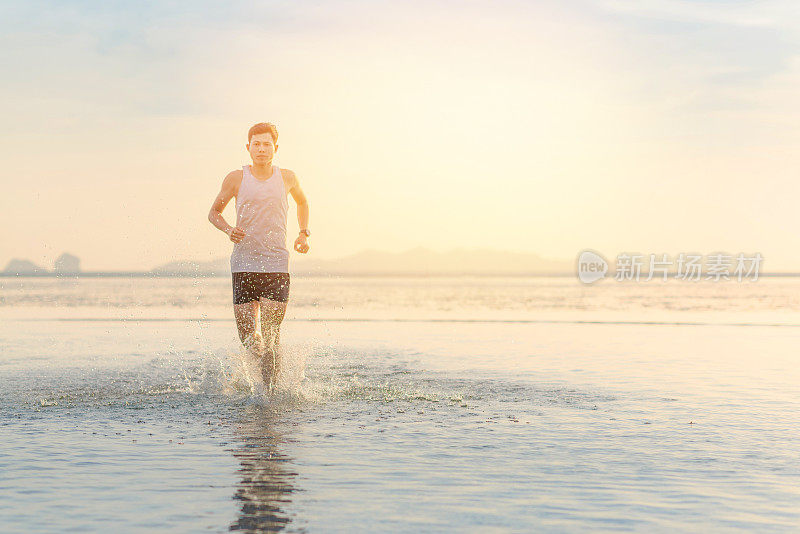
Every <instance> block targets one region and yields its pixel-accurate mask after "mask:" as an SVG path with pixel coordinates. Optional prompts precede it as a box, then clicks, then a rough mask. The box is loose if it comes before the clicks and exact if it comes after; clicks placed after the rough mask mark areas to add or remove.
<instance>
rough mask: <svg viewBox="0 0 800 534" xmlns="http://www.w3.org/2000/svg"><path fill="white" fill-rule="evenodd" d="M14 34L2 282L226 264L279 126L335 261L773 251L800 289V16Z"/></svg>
mask: <svg viewBox="0 0 800 534" xmlns="http://www.w3.org/2000/svg"><path fill="white" fill-rule="evenodd" d="M0 28H2V31H1V32H0V43H1V45H2V46H0V69H2V73H3V83H2V84H0V116H2V125H3V127H2V130H0V136H2V142H0V157H1V159H2V164H3V165H2V174H0V180H2V186H3V193H4V202H3V209H2V211H1V212H0V228H1V229H0V232H2V234H0V235H2V241H1V242H0V269H2V267H3V266H4V265H5V264H6V263H7V262H8V261H9V260H10V259H11V258H27V259H30V260H32V261H34V262H37V263H39V264H41V265H43V266H47V267H50V266H51V264H52V261H53V259H55V258H56V257H57V256H58V255H59V254H60V253H61V252H63V251H68V252H71V253H73V254H75V255H77V256H79V257H80V258H81V259H82V267H83V268H84V269H85V270H101V269H149V268H151V267H153V266H155V265H157V264H160V263H164V262H166V261H171V260H209V259H214V258H219V257H225V256H229V255H230V250H231V247H232V243H230V241H228V239H227V237H226V236H225V235H224V234H223V233H221V232H220V231H218V230H216V229H215V228H214V227H212V226H211V224H210V223H209V222H208V221H207V219H206V216H207V213H208V210H209V207H210V205H211V202H212V200H213V199H214V197H215V196H216V194H217V192H218V191H219V187H220V184H221V182H222V179H223V177H224V176H225V175H226V174H227V173H228V172H229V171H231V170H233V169H235V168H240V167H241V166H242V165H243V164H245V163H248V162H249V160H248V155H247V153H246V151H245V143H246V141H247V138H246V133H247V129H248V128H249V127H250V126H251V125H252V124H253V123H255V122H260V121H272V122H275V123H276V124H277V125H278V128H279V131H280V139H279V145H280V146H279V150H278V155H277V159H276V162H277V163H278V164H279V165H281V166H282V167H288V168H290V169H293V170H295V171H296V172H297V174H298V177H299V179H300V183H301V185H302V186H303V188H304V190H305V192H306V195H307V196H308V198H309V201H310V207H311V225H310V228H311V232H312V234H313V235H312V238H311V240H310V243H311V245H312V249H311V253H312V254H314V255H317V257H320V258H334V257H339V256H343V255H347V254H350V253H353V252H357V251H359V250H362V249H366V248H373V249H378V250H386V251H402V250H405V249H408V248H412V247H417V246H422V247H427V248H431V249H434V250H450V249H454V248H494V249H502V250H512V251H524V252H533V253H537V254H540V255H542V256H544V257H548V258H555V259H570V258H574V257H575V256H576V254H577V253H578V252H579V251H580V250H582V249H584V248H592V249H595V250H598V251H601V252H603V253H604V254H606V255H608V256H614V255H616V254H617V253H619V252H623V251H638V252H641V253H645V254H647V253H670V254H676V255H677V254H678V253H680V252H700V253H712V252H717V251H728V252H731V253H738V252H746V253H754V252H757V251H758V252H760V253H761V254H762V255H763V256H764V258H765V259H764V269H765V270H794V271H800V231H799V230H800V209H798V198H800V184H799V183H798V181H799V180H800V98H798V91H799V88H800V8H798V2H797V0H776V1H762V2H759V1H722V0H718V1H711V0H707V1H685V0H683V1H678V0H594V1H588V0H575V1H564V0H558V1H537V2H525V1H517V2H512V1H502V0H501V1H493V2H473V1H464V2H455V1H453V2H438V3H437V2H408V1H399V2H391V1H375V0H368V1H347V2H336V1H327V2H304V1H294V2H286V1H280V2H277V1H276V2H237V1H233V2H218V3H215V2H202V1H200V2H118V1H112V2H68V1H63V0H60V1H58V2H37V1H30V2H24V3H20V2H2V3H0ZM225 216H226V218H227V220H228V222H229V223H231V224H234V223H235V212H234V209H233V202H232V203H231V204H230V205H229V207H228V209H227V210H226V212H225ZM296 232H297V221H296V216H295V210H294V204H293V203H292V202H290V226H289V236H290V239H289V243H290V244H291V241H292V240H293V238H294V236H295V235H296Z"/></svg>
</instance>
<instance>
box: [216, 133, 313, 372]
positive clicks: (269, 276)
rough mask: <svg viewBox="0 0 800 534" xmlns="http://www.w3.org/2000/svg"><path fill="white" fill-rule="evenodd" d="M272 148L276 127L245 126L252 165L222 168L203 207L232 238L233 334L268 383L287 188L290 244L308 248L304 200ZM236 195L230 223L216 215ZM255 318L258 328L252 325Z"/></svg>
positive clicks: (275, 362) (276, 361) (285, 280)
mask: <svg viewBox="0 0 800 534" xmlns="http://www.w3.org/2000/svg"><path fill="white" fill-rule="evenodd" d="M277 150H278V130H277V128H275V125H273V124H270V123H264V122H262V123H258V124H256V125H255V126H253V127H252V128H250V131H249V132H247V151H248V152H250V158H251V159H252V160H253V164H252V165H245V166H244V167H242V170H235V171H231V172H230V173H228V175H227V176H226V177H225V179H224V180H223V181H222V189H221V190H220V192H219V194H218V195H217V198H216V199H214V204H213V205H212V206H211V210H210V211H209V212H208V220H209V221H211V224H213V225H214V226H216V227H217V228H219V229H220V230H222V231H223V232H225V233H226V234H228V237H229V238H230V240H231V241H233V242H234V245H233V253H232V254H231V276H232V285H233V314H234V316H235V318H236V327H237V328H238V330H239V339H240V340H241V341H242V343H243V344H244V346H245V347H246V348H247V349H248V350H249V351H250V353H251V354H253V355H255V356H256V358H257V359H258V361H259V362H260V363H261V373H262V377H263V379H264V383H265V384H267V385H269V386H270V387H272V386H274V385H275V384H276V381H277V377H278V373H279V371H280V354H279V352H278V346H279V343H280V327H281V321H283V316H284V314H285V313H286V303H287V301H288V300H289V251H288V250H287V248H286V214H287V212H288V208H289V203H288V202H287V200H286V195H287V194H289V193H291V194H292V198H294V201H295V202H296V203H297V222H298V223H299V224H300V229H301V230H300V235H299V236H298V237H297V239H296V240H295V242H294V249H295V250H296V251H297V252H300V253H302V254H305V253H306V252H308V249H309V246H308V237H309V236H310V235H311V234H310V233H309V231H308V201H307V200H306V196H305V194H303V190H302V189H300V183H299V182H298V180H297V176H296V175H295V173H294V172H292V171H290V170H289V169H281V168H279V167H278V166H277V165H273V164H272V159H273V157H274V156H275V152H276V151H277ZM233 197H236V227H232V226H231V225H229V224H228V223H227V222H225V219H224V218H223V217H222V211H223V210H224V209H225V206H227V205H228V202H229V201H230V200H231V198H233ZM259 314H260V318H261V333H259V332H258V331H257V330H258V329H257V324H258V318H259Z"/></svg>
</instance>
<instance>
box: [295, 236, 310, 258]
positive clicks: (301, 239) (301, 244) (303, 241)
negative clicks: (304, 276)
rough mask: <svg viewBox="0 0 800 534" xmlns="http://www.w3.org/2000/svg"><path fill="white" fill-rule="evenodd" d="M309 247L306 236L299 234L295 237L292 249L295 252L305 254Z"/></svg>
mask: <svg viewBox="0 0 800 534" xmlns="http://www.w3.org/2000/svg"><path fill="white" fill-rule="evenodd" d="M310 248H311V247H309V246H308V238H307V237H306V236H305V235H303V234H300V235H299V236H297V239H295V240H294V249H295V250H296V251H297V252H299V253H301V254H305V253H306V252H308V249H310Z"/></svg>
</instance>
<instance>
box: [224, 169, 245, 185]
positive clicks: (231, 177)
mask: <svg viewBox="0 0 800 534" xmlns="http://www.w3.org/2000/svg"><path fill="white" fill-rule="evenodd" d="M242 176H244V174H243V173H242V169H236V170H233V171H231V172H229V173H228V174H227V175H226V176H225V181H226V182H228V183H234V184H238V183H240V182H241V181H242Z"/></svg>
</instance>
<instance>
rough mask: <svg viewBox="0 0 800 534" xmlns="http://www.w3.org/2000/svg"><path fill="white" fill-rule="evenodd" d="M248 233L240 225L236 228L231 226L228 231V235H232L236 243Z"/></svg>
mask: <svg viewBox="0 0 800 534" xmlns="http://www.w3.org/2000/svg"><path fill="white" fill-rule="evenodd" d="M246 235H247V234H245V233H244V230H242V229H241V228H239V227H238V226H237V227H236V228H231V229H230V230H229V231H228V237H230V238H231V241H233V242H234V243H238V242H239V241H241V240H242V239H244V236H246Z"/></svg>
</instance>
